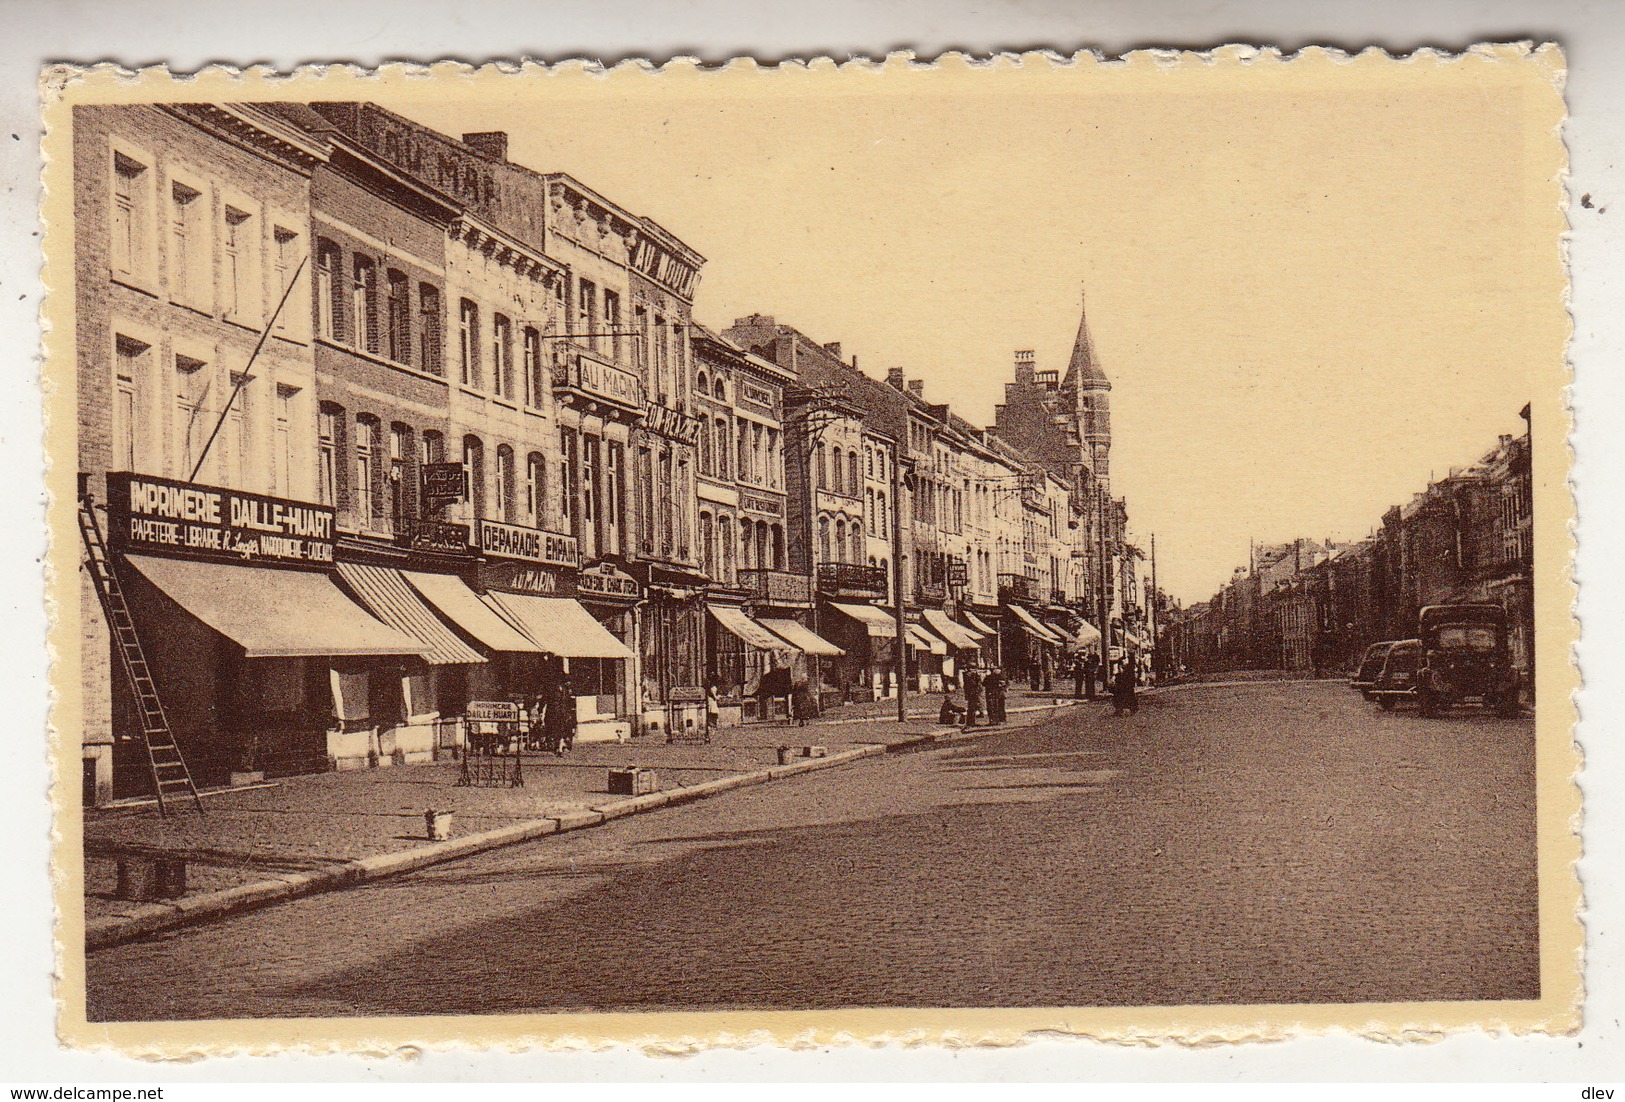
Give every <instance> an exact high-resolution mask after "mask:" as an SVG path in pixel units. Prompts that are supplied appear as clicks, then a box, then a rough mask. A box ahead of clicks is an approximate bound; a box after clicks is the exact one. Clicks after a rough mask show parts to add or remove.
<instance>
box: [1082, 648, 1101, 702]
mask: <svg viewBox="0 0 1625 1102" xmlns="http://www.w3.org/2000/svg"><path fill="white" fill-rule="evenodd" d="M1099 677H1100V655H1098V654H1096V653H1095V652H1094V651H1090V652H1089V653H1088V654H1087V655H1085V656H1084V659H1083V698H1084V699H1085V700H1093V699H1094V698H1095V681H1096V680H1097V679H1098V678H1099Z"/></svg>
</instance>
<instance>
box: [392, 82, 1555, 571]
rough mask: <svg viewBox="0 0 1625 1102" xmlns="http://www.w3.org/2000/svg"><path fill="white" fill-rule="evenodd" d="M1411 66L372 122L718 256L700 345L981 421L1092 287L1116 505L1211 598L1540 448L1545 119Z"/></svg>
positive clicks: (582, 89) (622, 94)
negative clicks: (394, 124)
mask: <svg viewBox="0 0 1625 1102" xmlns="http://www.w3.org/2000/svg"><path fill="white" fill-rule="evenodd" d="M1397 68H1399V67H1397V66H1390V69H1397ZM1407 68H1408V70H1409V71H1407V72H1404V73H1396V72H1388V73H1380V74H1379V73H1376V72H1375V71H1373V70H1372V69H1371V68H1370V67H1369V66H1353V65H1345V66H1334V65H1324V66H1320V67H1318V68H1317V69H1315V70H1313V71H1309V70H1308V69H1307V68H1303V69H1300V70H1298V71H1294V69H1293V67H1292V66H1282V65H1276V66H1274V67H1258V68H1254V69H1252V70H1250V71H1249V70H1247V69H1244V68H1241V67H1223V66H1207V67H1202V66H1196V67H1185V68H1183V69H1180V70H1178V71H1174V70H1171V69H1166V68H1163V69H1158V70H1148V69H1146V68H1145V67H1141V68H1140V69H1139V70H1138V71H1135V72H1126V71H1122V70H1113V69H1111V68H1109V67H1096V68H1092V69H1091V70H1090V71H1088V72H1080V71H1076V70H1074V71H1066V70H1061V69H1052V68H1050V67H1048V66H1044V67H1043V68H1042V69H1041V68H1039V67H1035V66H1032V65H1028V66H1025V67H1023V69H1022V70H1021V71H1019V72H1017V71H1013V70H1011V69H1009V68H1000V69H995V70H988V69H983V70H979V71H977V70H971V69H968V68H967V69H964V70H962V71H957V72H953V73H949V72H945V71H942V70H937V71H927V70H911V71H907V72H900V71H897V70H895V69H893V70H888V71H887V72H885V73H878V72H874V71H869V70H863V69H854V68H847V69H843V70H840V71H839V72H835V71H833V70H826V71H824V72H821V73H820V72H806V71H801V72H782V71H781V72H776V73H770V72H761V71H756V72H733V73H729V74H726V75H725V76H724V77H718V76H716V75H715V74H709V75H708V74H698V73H693V74H687V75H686V76H683V77H681V78H680V79H677V80H666V79H665V78H662V77H656V76H651V75H648V74H644V73H638V72H626V71H624V70H623V71H619V72H617V73H615V74H613V76H612V78H611V79H604V78H602V77H590V76H584V75H579V74H577V75H574V76H570V75H553V76H533V77H528V78H515V79H513V80H510V81H508V82H506V84H505V85H504V87H503V89H502V90H501V91H500V92H495V93H491V94H487V93H485V92H481V94H480V95H479V97H478V98H477V99H469V98H466V97H464V98H458V99H456V100H446V99H442V98H435V99H430V98H428V96H427V95H426V94H425V91H414V90H413V89H412V88H411V87H410V82H406V84H405V86H403V85H401V84H397V85H395V90H394V91H392V92H391V94H388V95H384V94H377V95H371V94H369V95H370V98H373V99H376V100H377V101H378V102H380V103H383V104H384V105H386V106H389V107H391V108H393V109H395V110H398V111H401V112H402V113H403V114H406V115H408V116H409V117H412V118H414V119H417V120H418V121H420V122H423V123H425V124H427V125H429V126H432V127H435V128H436V129H439V130H442V131H444V132H447V133H451V134H460V133H462V132H464V131H472V130H506V131H507V132H508V134H509V140H510V146H509V156H510V158H511V159H513V160H515V161H517V162H520V163H522V164H526V165H529V166H530V167H533V168H536V169H539V170H542V171H555V170H562V171H565V172H569V173H570V174H572V175H574V176H575V177H577V178H578V179H580V180H582V181H583V182H584V183H586V184H588V185H589V186H591V187H592V188H594V189H595V190H597V191H599V192H600V193H602V194H605V195H607V196H608V197H610V198H611V199H613V200H615V201H616V202H618V203H620V204H621V205H623V206H625V207H627V208H629V209H631V210H632V211H634V212H636V213H638V214H642V215H646V216H648V217H651V218H653V219H655V220H656V221H658V222H660V223H661V224H662V225H663V226H665V227H666V228H667V229H669V230H670V231H672V232H673V233H675V234H676V235H677V236H678V237H680V238H682V239H683V240H684V241H686V242H687V243H688V244H690V245H691V246H692V247H694V248H695V249H697V250H698V251H699V252H700V253H701V254H703V255H704V256H705V257H706V258H707V262H706V264H705V266H704V269H703V271H702V275H701V282H700V285H699V290H698V293H697V295H696V299H695V314H696V316H697V317H698V318H699V320H701V321H703V322H705V323H706V324H709V325H712V326H714V327H721V326H726V325H727V324H729V323H730V322H731V320H732V319H733V318H735V317H739V316H743V315H745V314H749V313H755V312H761V313H765V314H771V315H774V316H775V317H776V318H778V319H779V320H780V321H781V322H784V323H787V324H790V325H794V326H795V327H797V328H798V329H800V330H802V331H803V332H805V333H807V334H808V335H809V336H811V337H812V338H813V339H815V340H817V341H820V342H828V341H839V342H841V344H842V347H843V351H844V353H845V354H846V355H847V356H848V357H850V356H852V355H854V354H855V355H856V356H857V357H858V363H859V367H860V368H861V369H863V370H864V371H866V372H867V373H869V374H871V375H874V376H877V377H883V376H884V375H885V372H886V369H887V368H890V367H901V368H903V369H904V370H905V371H906V372H907V374H908V375H909V376H910V377H914V378H921V379H924V380H925V393H926V396H927V398H928V399H929V400H932V401H948V402H950V403H952V405H953V407H954V408H955V410H956V411H957V412H959V413H960V414H961V415H963V416H965V417H966V418H968V419H969V420H971V421H972V422H975V423H977V424H984V423H988V422H990V421H991V420H992V416H993V406H994V404H995V403H996V402H997V401H998V400H999V398H1000V396H1001V394H1002V386H1003V383H1004V382H1006V381H1007V380H1008V379H1009V378H1010V376H1011V369H1012V361H1013V353H1014V351H1015V350H1017V349H1024V348H1031V349H1034V350H1036V353H1037V359H1038V366H1039V367H1040V368H1043V367H1055V368H1057V369H1064V368H1065V366H1066V360H1067V357H1068V355H1069V353H1070V350H1071V345H1072V338H1073V334H1074V332H1075V331H1076V328H1077V321H1078V311H1079V308H1080V294H1081V293H1083V292H1084V291H1085V290H1086V292H1087V308H1088V318H1089V325H1090V328H1091V331H1092V333H1093V335H1094V340H1095V347H1096V351H1097V353H1098V355H1099V357H1100V360H1101V363H1102V365H1103V367H1104V369H1105V371H1106V373H1107V375H1108V376H1109V377H1110V379H1111V381H1112V384H1113V391H1112V412H1113V429H1114V439H1113V448H1112V477H1113V490H1114V492H1115V493H1117V494H1118V495H1120V496H1123V497H1125V498H1126V499H1127V500H1128V505H1129V513H1130V517H1131V527H1132V529H1133V532H1134V538H1135V541H1136V542H1137V543H1138V544H1139V545H1141V546H1145V545H1147V544H1148V543H1149V540H1150V537H1151V535H1152V534H1153V533H1154V534H1155V535H1156V538H1157V548H1158V572H1159V581H1160V582H1161V584H1162V586H1163V588H1164V589H1165V590H1167V591H1169V592H1170V593H1172V594H1173V595H1174V596H1175V597H1177V598H1179V599H1180V600H1182V601H1184V602H1186V603H1190V602H1193V601H1198V600H1202V599H1205V598H1206V597H1208V596H1210V595H1211V594H1212V593H1213V592H1214V591H1215V589H1216V588H1217V587H1218V586H1219V585H1221V584H1222V583H1223V582H1224V581H1225V580H1227V579H1228V577H1229V575H1230V572H1231V570H1232V569H1233V568H1234V567H1236V566H1238V565H1241V564H1243V563H1244V562H1245V561H1246V559H1247V553H1248V547H1249V545H1250V543H1251V542H1252V541H1254V540H1256V541H1259V542H1282V541H1285V540H1289V539H1292V538H1295V537H1299V536H1303V537H1310V538H1334V539H1339V540H1342V539H1358V538H1360V537H1363V536H1365V535H1366V534H1368V533H1369V532H1370V531H1371V530H1373V529H1374V528H1375V527H1376V526H1377V525H1378V524H1379V523H1380V521H1381V517H1382V514H1383V512H1384V511H1385V510H1386V509H1387V508H1388V507H1389V506H1390V505H1394V504H1400V503H1403V502H1404V501H1407V500H1409V498H1410V497H1411V495H1412V494H1413V493H1415V492H1416V491H1418V490H1420V489H1422V488H1423V487H1424V486H1425V485H1426V484H1427V481H1428V479H1429V478H1430V476H1442V475H1444V474H1445V473H1446V472H1447V471H1448V470H1449V468H1451V467H1452V466H1463V465H1466V464H1468V463H1470V462H1472V461H1473V460H1475V459H1476V458H1478V457H1479V456H1481V455H1482V454H1484V453H1485V452H1486V451H1488V450H1489V449H1490V448H1491V447H1492V446H1493V445H1494V444H1495V442H1496V437H1497V435H1498V434H1500V433H1516V432H1520V431H1521V430H1522V421H1521V420H1520V418H1519V416H1518V411H1519V409H1520V408H1521V407H1522V406H1523V405H1524V403H1525V402H1527V401H1529V400H1530V398H1531V396H1532V395H1531V389H1532V375H1533V373H1535V372H1536V371H1537V370H1540V371H1544V370H1547V369H1549V367H1550V365H1549V364H1546V365H1537V364H1534V363H1532V362H1531V356H1532V355H1533V354H1534V353H1532V352H1531V348H1532V343H1531V339H1530V332H1531V329H1533V328H1539V326H1532V325H1531V324H1530V319H1531V318H1532V317H1538V318H1540V319H1545V320H1550V318H1551V316H1552V312H1553V311H1554V310H1561V308H1562V306H1561V300H1560V298H1559V297H1557V296H1555V295H1554V294H1553V290H1552V278H1553V272H1554V265H1555V264H1556V263H1557V262H1556V260H1555V257H1556V247H1557V246H1556V242H1555V236H1552V235H1548V237H1546V238H1543V237H1542V236H1541V234H1542V232H1543V231H1544V229H1545V228H1546V226H1547V224H1546V223H1544V222H1541V220H1540V219H1539V217H1537V215H1539V214H1540V213H1541V211H1542V210H1544V211H1546V212H1548V213H1549V211H1550V210H1551V206H1550V203H1551V201H1552V200H1551V197H1550V196H1548V195H1546V194H1545V193H1542V192H1540V191H1539V190H1538V189H1536V188H1532V187H1531V178H1532V177H1531V165H1532V164H1534V165H1535V167H1536V168H1537V170H1538V158H1539V155H1543V154H1544V151H1543V150H1540V149H1536V150H1533V151H1531V149H1530V144H1531V142H1530V133H1531V131H1530V121H1529V120H1530V118H1531V117H1532V115H1531V112H1532V111H1534V110H1537V109H1539V108H1540V107H1541V104H1540V102H1539V100H1538V96H1539V94H1540V93H1539V92H1538V91H1537V92H1536V93H1533V94H1532V93H1531V92H1530V91H1529V86H1530V83H1531V82H1530V81H1528V80H1518V79H1510V80H1509V79H1506V76H1507V73H1506V69H1505V66H1504V64H1503V65H1494V64H1490V63H1478V62H1473V61H1469V62H1466V63H1460V64H1456V65H1454V66H1451V65H1437V66H1431V67H1428V66H1416V65H1412V66H1409V67H1407ZM423 85H425V86H427V85H428V82H423ZM1543 90H1544V89H1542V91H1543ZM443 91H444V90H443V89H440V90H439V92H443ZM437 96H438V93H437ZM1532 96H1533V98H1534V100H1535V107H1533V108H1532V107H1531V99H1532ZM1532 158H1533V159H1534V160H1532ZM1539 177H1540V173H1539V172H1538V171H1536V172H1535V174H1534V178H1535V180H1536V182H1537V183H1538V181H1539ZM1552 195H1555V191H1554V192H1553V193H1552ZM1542 204H1545V206H1544V207H1543V206H1542Z"/></svg>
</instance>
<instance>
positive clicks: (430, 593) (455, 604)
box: [401, 570, 542, 654]
mask: <svg viewBox="0 0 1625 1102" xmlns="http://www.w3.org/2000/svg"><path fill="white" fill-rule="evenodd" d="M401 575H402V576H403V577H405V578H406V580H407V581H408V582H410V583H411V584H412V588H413V589H415V590H417V591H418V593H420V594H422V596H423V599H424V600H426V601H428V602H429V603H430V604H431V605H433V606H434V607H435V608H438V609H439V610H440V612H441V614H442V615H444V616H445V617H446V618H447V619H448V620H450V621H451V622H452V623H454V624H456V625H457V626H458V627H460V628H462V629H463V630H464V631H466V632H468V634H470V635H472V636H473V637H474V638H475V640H476V641H477V642H479V643H481V644H482V645H484V646H486V647H489V648H490V649H491V650H494V651H506V652H509V653H513V654H540V653H541V652H542V648H541V647H538V646H537V645H536V644H535V643H532V642H531V641H530V640H529V639H527V638H525V636H524V635H523V634H522V633H521V632H520V631H519V629H518V628H516V627H514V626H513V625H512V624H510V623H508V621H506V620H504V619H503V618H502V617H501V616H499V615H498V614H497V613H496V612H494V611H492V609H491V606H490V605H488V604H486V603H485V602H484V601H482V600H480V595H479V594H478V593H475V592H474V591H473V590H472V589H470V588H468V583H467V582H465V581H463V579H461V578H459V577H458V576H457V575H455V574H420V573H418V572H417V571H415V570H403V571H401Z"/></svg>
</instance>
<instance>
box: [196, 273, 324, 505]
mask: <svg viewBox="0 0 1625 1102" xmlns="http://www.w3.org/2000/svg"><path fill="white" fill-rule="evenodd" d="M309 260H310V257H309V256H306V257H304V258H303V259H301V260H300V261H299V267H297V268H295V269H294V270H293V278H292V279H290V280H288V286H287V288H286V289H285V290H283V292H282V298H281V299H279V300H278V301H277V304H276V309H275V310H273V311H271V317H270V319H269V320H267V321H266V323H265V328H264V329H262V330H260V336H259V340H257V341H255V342H254V351H252V352H250V353H249V354H248V362H247V363H246V364H244V365H243V370H242V372H241V373H240V374H239V375H238V376H237V382H236V385H234V386H233V387H232V388H231V395H230V397H228V398H227V399H226V405H225V408H224V409H222V410H221V411H220V418H219V420H217V421H216V422H215V423H214V431H213V432H211V433H209V439H208V441H207V442H205V443H204V445H203V451H202V452H200V453H199V454H198V457H197V463H196V464H194V465H193V467H192V473H191V474H190V475H188V476H187V479H186V480H187V481H188V482H196V481H197V473H198V472H199V471H201V470H202V469H203V461H204V460H206V459H208V458H209V449H210V448H212V447H214V440H215V437H217V436H219V435H220V427H221V426H222V425H224V424H225V423H226V415H227V414H229V413H230V412H231V406H232V403H233V402H235V401H236V400H237V395H238V394H239V393H240V392H241V391H242V389H243V387H245V386H247V385H248V383H249V380H251V379H253V376H252V375H250V374H249V373H248V372H249V369H250V368H252V367H253V366H254V361H255V360H257V359H259V355H260V350H261V349H262V348H264V347H265V341H266V339H267V338H268V337H270V335H271V330H272V329H275V328H276V319H277V318H279V317H281V316H282V308H283V307H284V306H286V305H288V296H289V295H291V294H293V288H294V284H296V283H298V282H299V276H300V275H301V274H302V273H303V272H304V270H305V264H306V262H308V261H309Z"/></svg>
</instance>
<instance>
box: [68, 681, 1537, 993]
mask: <svg viewBox="0 0 1625 1102" xmlns="http://www.w3.org/2000/svg"><path fill="white" fill-rule="evenodd" d="M1144 705H1145V706H1144V707H1143V708H1142V710H1141V712H1140V713H1139V715H1137V716H1134V717H1126V718H1121V719H1118V718H1113V717H1112V716H1111V715H1110V712H1109V710H1108V709H1105V708H1104V707H1102V706H1100V705H1090V706H1087V707H1085V708H1078V709H1070V710H1067V711H1063V712H1061V713H1059V714H1058V716H1057V717H1056V718H1054V719H1051V720H1046V721H1045V722H1042V723H1039V724H1036V725H1034V726H1031V727H1026V728H1021V729H1016V730H1012V731H1008V732H1001V733H998V734H993V735H990V736H988V737H986V738H983V739H980V740H977V741H974V742H970V743H967V744H963V745H960V746H956V747H952V748H948V749H938V750H929V751H923V752H916V753H898V754H891V755H887V756H884V757H880V758H875V759H870V760H867V761H863V762H859V763H857V764H855V765H852V766H850V767H846V768H842V769H835V770H831V771H828V772H824V773H818V774H812V775H808V776H806V777H801V778H796V779H795V780H794V781H793V782H788V783H782V784H773V785H767V786H761V787H756V788H751V789H744V790H740V791H737V792H732V793H729V794H726V795H723V796H719V797H717V798H715V799H712V800H708V801H705V802H702V803H697V804H691V805H685V806H681V807H675V808H672V809H669V810H663V811H660V812H657V813H653V814H649V815H644V816H639V817H636V818H632V819H627V820H622V821H618V822H615V823H611V824H608V825H606V826H604V827H602V828H598V829H593V830H586V831H580V832H577V833H573V834H569V835H564V836H560V837H556V838H548V839H543V840H540V841H538V842H535V843H530V844H526V845H523V846H517V847H513V848H510V849H505V850H500V851H496V852H492V853H488V854H485V855H482V856H479V857H476V858H471V859H468V860H464V861H458V862H452V863H447V864H444V865H440V866H436V867H434V868H431V869H427V870H424V871H422V872H419V873H415V874H412V875H408V876H403V877H399V878H395V879H391V880H384V881H379V882H376V883H371V884H367V885H364V886H361V887H358V888H355V889H353V890H348V891H340V892H334V893H331V894H327V895H322V896H316V897H311V898H307V899H303V900H298V901H294V902H291V903H288V904H286V905H282V906H277V907H272V908H268V909H266V910H263V911H258V912H254V913H249V914H245V915H241V916H237V917H234V918H230V919H228V920H225V921H221V922H217V923H214V924H210V925H203V926H198V927H193V928H189V929H181V930H177V931H174V932H172V933H169V934H166V935H161V936H156V937H154V938H152V939H150V940H147V941H141V942H135V943H131V944H126V945H122V946H118V947H115V948H110V949H107V950H103V951H99V952H94V953H92V954H91V955H90V957H89V959H88V984H89V990H88V1008H89V1015H90V1018H91V1019H92V1020H139V1019H176V1018H180V1019H187V1018H208V1017H267V1016H300V1015H397V1014H408V1015H409V1014H437V1013H464V1014H467V1013H515V1012H525V1011H549V1010H565V1009H585V1008H591V1009H599V1010H612V1009H631V1010H655V1009H673V1008H686V1009H723V1008H732V1007H745V1006H752V1007H766V1008H783V1009H792V1008H815V1007H833V1006H892V1005H915V1006H932V1005H936V1006H972V1005H985V1006H1025V1005H1144V1004H1155V1003H1176V1004H1177V1003H1235V1002H1245V1003H1268V1002H1313V1001H1337V1002H1350V1001H1391V1000H1429V999H1452V1000H1456V999H1512V998H1532V997H1535V996H1536V995H1537V994H1538V983H1537V975H1538V947H1537V943H1536V917H1537V916H1536V885H1535V842H1534V810H1535V789H1534V775H1535V760H1534V727H1533V723H1532V721H1530V720H1528V719H1517V720H1503V719H1495V718H1492V717H1489V716H1483V715H1479V714H1476V713H1465V712H1464V713H1462V714H1459V715H1455V716H1451V717H1449V718H1447V719H1442V720H1423V719H1421V718H1419V717H1417V716H1416V715H1415V714H1414V713H1412V712H1409V711H1400V712H1397V713H1393V714H1383V713H1380V712H1378V711H1377V709H1376V708H1375V707H1373V706H1371V705H1369V704H1366V703H1364V702H1362V701H1361V700H1360V699H1359V697H1358V696H1356V695H1354V694H1353V693H1350V692H1349V691H1348V690H1347V689H1346V688H1345V687H1343V686H1342V685H1341V684H1340V683H1332V682H1318V683H1287V684H1270V683H1260V684H1253V685H1221V686H1195V687H1188V688H1181V689H1176V690H1173V691H1169V692H1165V693H1159V694H1152V695H1149V696H1147V697H1146V698H1145V699H1144Z"/></svg>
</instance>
